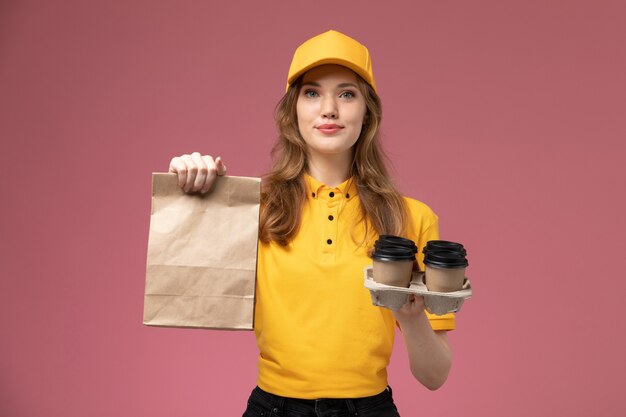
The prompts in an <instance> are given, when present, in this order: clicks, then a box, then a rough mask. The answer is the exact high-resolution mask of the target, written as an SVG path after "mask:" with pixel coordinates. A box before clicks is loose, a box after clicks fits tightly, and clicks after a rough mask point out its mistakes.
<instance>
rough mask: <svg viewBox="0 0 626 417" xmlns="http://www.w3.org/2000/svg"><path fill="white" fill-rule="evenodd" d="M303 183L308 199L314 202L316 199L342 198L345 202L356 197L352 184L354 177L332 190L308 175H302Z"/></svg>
mask: <svg viewBox="0 0 626 417" xmlns="http://www.w3.org/2000/svg"><path fill="white" fill-rule="evenodd" d="M304 181H305V183H306V185H307V191H308V196H309V198H312V199H314V200H316V199H318V198H323V199H331V198H344V199H346V200H351V199H353V198H354V197H356V195H357V188H356V184H355V183H354V177H350V178H348V179H347V180H345V181H344V182H342V183H341V184H339V185H338V186H336V187H333V188H331V187H329V186H327V185H326V184H324V183H322V182H320V181H318V180H316V179H315V178H313V177H312V176H310V175H309V174H304Z"/></svg>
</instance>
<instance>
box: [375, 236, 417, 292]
mask: <svg viewBox="0 0 626 417" xmlns="http://www.w3.org/2000/svg"><path fill="white" fill-rule="evenodd" d="M416 253H417V247H416V246H415V243H414V242H413V241H412V240H409V239H405V238H401V237H399V236H390V235H383V236H380V239H379V240H377V241H376V243H375V245H374V251H373V253H372V261H373V267H372V277H373V278H374V281H376V282H378V283H379V284H385V285H391V286H393V287H403V288H408V286H409V284H410V282H411V274H412V271H413V264H414V263H415V254H416Z"/></svg>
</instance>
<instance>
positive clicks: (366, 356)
mask: <svg viewBox="0 0 626 417" xmlns="http://www.w3.org/2000/svg"><path fill="white" fill-rule="evenodd" d="M306 182H307V187H308V196H309V197H308V199H307V201H306V203H305V204H304V207H303V213H302V224H301V226H300V230H299V231H298V233H297V235H296V237H295V238H294V239H293V240H292V241H291V242H290V243H289V245H288V246H286V247H283V246H280V245H278V244H276V243H273V242H272V243H269V244H260V245H259V258H258V259H259V260H258V270H257V302H256V307H255V326H254V330H255V334H256V339H257V345H258V347H259V375H258V385H259V387H260V388H261V389H263V390H265V391H268V392H271V393H274V394H277V395H282V396H285V397H295V398H307V399H314V398H356V397H365V396H370V395H375V394H378V393H379V392H381V391H383V390H384V389H385V388H386V387H387V370H386V368H387V365H388V363H389V358H390V356H391V350H392V346H393V340H394V334H395V320H394V317H393V315H392V313H391V311H390V310H388V309H386V308H381V307H376V306H374V305H372V300H371V296H370V293H369V291H368V290H367V289H366V288H365V287H364V282H363V269H364V267H365V266H367V265H371V263H372V260H371V259H370V258H369V257H368V255H367V250H368V248H370V247H371V246H372V245H373V242H368V244H367V245H365V247H364V246H359V245H358V244H357V243H355V241H354V239H353V238H352V235H351V233H353V235H354V236H356V237H357V241H359V242H360V240H361V238H362V236H363V234H364V230H365V228H364V226H363V225H357V226H356V228H354V225H355V222H356V219H357V218H358V216H359V213H360V211H359V210H360V208H359V197H358V195H357V191H356V187H355V186H354V184H352V181H350V180H348V181H346V182H344V183H343V184H340V185H339V186H337V187H335V188H332V189H331V188H329V187H327V186H325V185H324V184H322V183H320V182H319V181H317V180H315V179H314V178H312V177H310V176H306ZM406 201H407V206H408V209H409V213H410V216H411V219H412V228H411V230H409V231H408V233H407V237H408V238H410V239H412V240H414V241H415V242H416V244H417V246H418V248H420V252H421V248H423V247H424V246H425V245H426V242H427V241H429V240H432V239H437V238H438V235H439V232H438V223H437V216H436V215H435V213H433V211H432V210H431V209H430V208H429V207H428V206H426V205H425V204H423V203H420V202H419V201H416V200H412V199H406ZM418 258H419V259H418V262H419V263H420V266H421V267H422V268H423V263H422V260H423V255H422V254H421V253H420V255H419V256H418ZM429 319H430V323H431V326H432V327H433V329H435V330H451V329H453V328H454V316H453V315H451V314H450V315H445V316H431V315H429Z"/></svg>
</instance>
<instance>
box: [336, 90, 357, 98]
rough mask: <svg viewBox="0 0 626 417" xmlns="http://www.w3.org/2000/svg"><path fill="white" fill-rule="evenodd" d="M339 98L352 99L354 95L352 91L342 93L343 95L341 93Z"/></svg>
mask: <svg viewBox="0 0 626 417" xmlns="http://www.w3.org/2000/svg"><path fill="white" fill-rule="evenodd" d="M339 97H343V98H354V97H355V94H354V93H353V92H352V91H344V92H343V93H341V95H340V96H339Z"/></svg>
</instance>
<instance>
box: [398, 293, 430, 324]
mask: <svg viewBox="0 0 626 417" xmlns="http://www.w3.org/2000/svg"><path fill="white" fill-rule="evenodd" d="M424 308H425V305H424V297H423V296H421V295H416V294H411V295H409V298H408V300H407V302H406V303H405V304H404V305H403V306H402V307H400V308H399V309H398V310H391V311H393V315H394V316H395V318H396V320H397V321H398V323H400V326H402V322H404V321H407V320H411V321H413V320H415V318H416V317H418V316H419V315H421V314H424Z"/></svg>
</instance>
